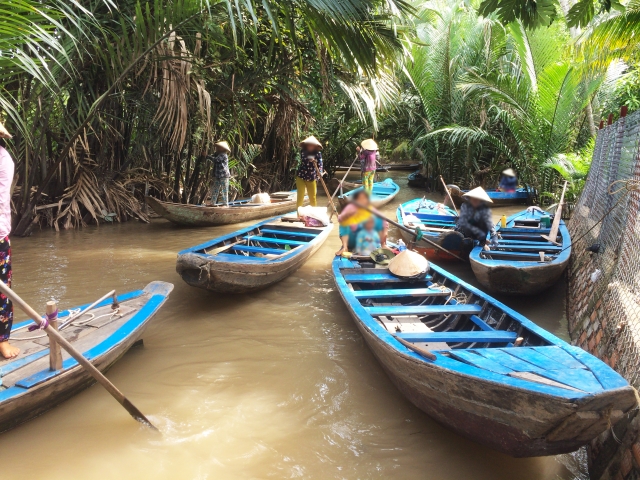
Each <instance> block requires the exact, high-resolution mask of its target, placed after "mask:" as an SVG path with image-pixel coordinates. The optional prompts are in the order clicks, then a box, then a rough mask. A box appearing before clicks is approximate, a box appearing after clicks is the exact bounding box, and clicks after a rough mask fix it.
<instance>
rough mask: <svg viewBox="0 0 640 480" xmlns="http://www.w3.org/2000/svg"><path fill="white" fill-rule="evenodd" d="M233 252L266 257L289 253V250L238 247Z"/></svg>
mask: <svg viewBox="0 0 640 480" xmlns="http://www.w3.org/2000/svg"><path fill="white" fill-rule="evenodd" d="M231 250H235V251H237V252H249V253H263V254H265V255H268V254H272V255H280V254H281V253H287V252H288V250H284V249H280V248H264V247H250V246H248V245H238V246H236V247H233V248H232V249H231Z"/></svg>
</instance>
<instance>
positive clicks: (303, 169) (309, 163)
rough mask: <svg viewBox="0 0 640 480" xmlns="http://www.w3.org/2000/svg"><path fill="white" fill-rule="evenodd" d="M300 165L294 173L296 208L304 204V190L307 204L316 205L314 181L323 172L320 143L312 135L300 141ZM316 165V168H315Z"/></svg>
mask: <svg viewBox="0 0 640 480" xmlns="http://www.w3.org/2000/svg"><path fill="white" fill-rule="evenodd" d="M300 147H301V151H300V166H299V167H298V173H297V174H296V189H297V191H298V197H297V205H298V208H299V207H301V206H302V205H303V204H304V196H305V191H306V194H307V195H309V204H310V205H311V206H313V207H315V206H317V205H318V202H317V200H316V193H317V191H318V186H317V184H316V181H317V180H319V177H318V172H320V175H323V174H324V171H323V169H322V153H320V150H322V144H321V143H320V142H319V141H318V139H317V138H316V137H314V136H313V135H312V136H310V137H309V138H305V139H304V140H303V141H302V142H300ZM316 167H318V168H317V170H316Z"/></svg>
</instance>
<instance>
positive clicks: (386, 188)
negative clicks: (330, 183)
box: [338, 178, 400, 209]
mask: <svg viewBox="0 0 640 480" xmlns="http://www.w3.org/2000/svg"><path fill="white" fill-rule="evenodd" d="M363 188H364V187H359V188H356V189H355V190H351V191H350V192H349V193H345V194H344V195H341V196H339V197H338V202H339V203H340V208H341V209H342V208H344V207H345V205H347V202H348V201H349V200H350V199H351V198H353V195H355V193H356V192H359V191H360V190H362V189H363ZM399 191H400V187H399V186H398V184H397V183H396V182H394V181H393V180H392V179H390V178H387V179H385V180H384V181H383V182H376V183H374V184H373V191H372V193H371V199H370V201H371V206H373V207H375V208H380V207H382V206H384V205H386V204H387V203H389V202H390V201H391V200H393V199H394V198H395V197H396V195H398V192H399Z"/></svg>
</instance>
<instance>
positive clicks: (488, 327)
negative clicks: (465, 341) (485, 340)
mask: <svg viewBox="0 0 640 480" xmlns="http://www.w3.org/2000/svg"><path fill="white" fill-rule="evenodd" d="M469 319H470V320H471V321H472V322H473V323H475V324H476V325H477V326H478V327H480V330H484V331H485V332H490V331H492V330H495V328H493V327H492V326H491V325H489V324H488V323H487V322H485V321H484V320H483V319H481V318H480V317H479V316H477V315H470V316H469Z"/></svg>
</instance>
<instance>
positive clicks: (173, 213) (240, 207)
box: [145, 191, 309, 227]
mask: <svg viewBox="0 0 640 480" xmlns="http://www.w3.org/2000/svg"><path fill="white" fill-rule="evenodd" d="M269 197H270V203H253V202H251V198H245V199H242V200H235V201H232V202H229V206H228V207H226V206H221V205H216V206H208V205H191V204H184V203H173V202H164V201H162V200H158V199H157V198H154V197H149V196H147V197H145V200H146V202H147V204H148V205H149V206H150V207H151V208H152V209H153V210H154V211H155V212H156V213H157V214H158V215H160V216H161V217H163V218H166V219H167V220H169V221H171V222H173V223H175V224H177V225H181V226H186V227H210V226H215V225H228V224H232V223H240V222H246V221H249V220H255V219H258V218H264V217H270V216H273V215H282V214H285V213H288V212H291V211H292V210H295V208H296V192H295V191H291V192H276V193H271V194H269ZM308 203H309V199H308V197H306V196H305V199H304V205H307V204H308Z"/></svg>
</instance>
